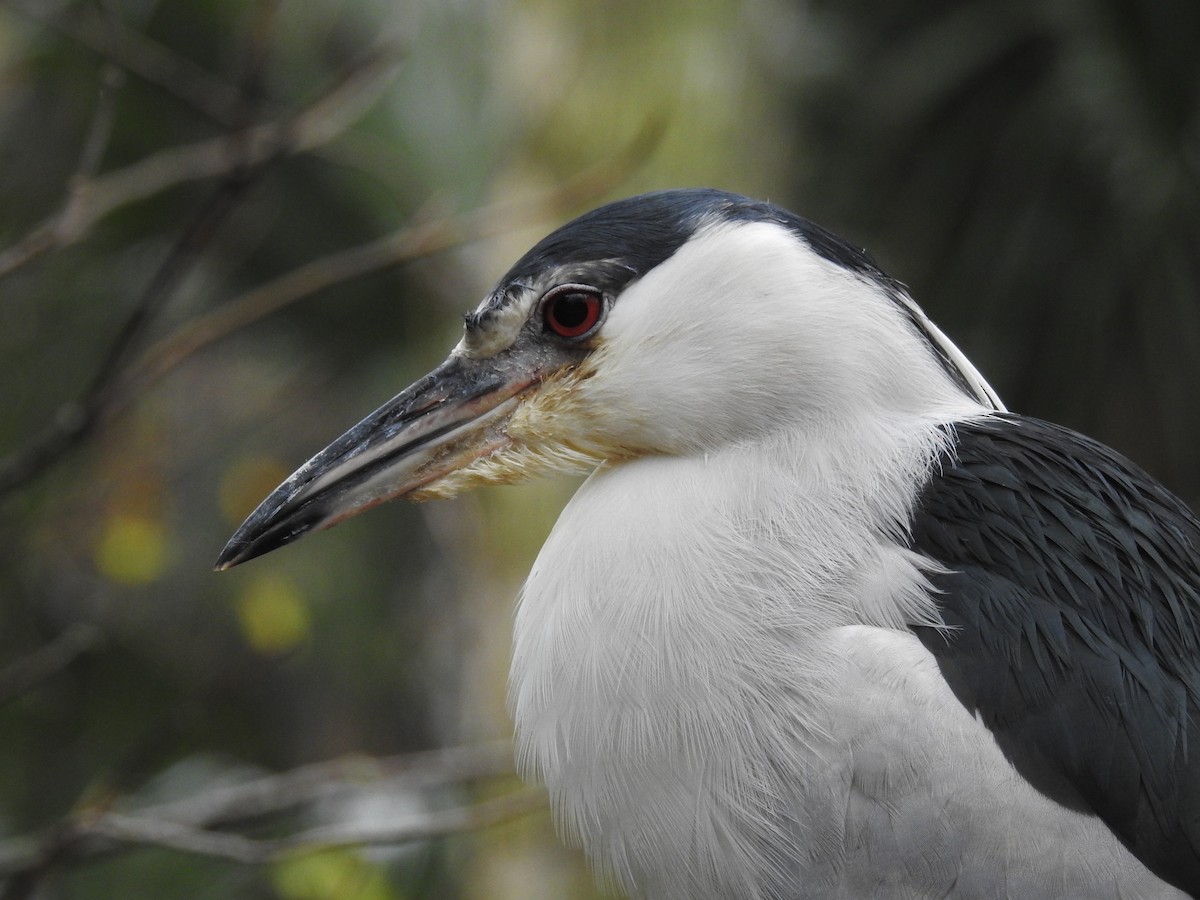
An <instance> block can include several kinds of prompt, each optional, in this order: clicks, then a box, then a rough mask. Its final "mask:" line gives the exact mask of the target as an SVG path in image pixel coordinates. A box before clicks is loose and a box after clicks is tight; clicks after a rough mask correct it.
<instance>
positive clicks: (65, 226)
mask: <svg viewBox="0 0 1200 900" xmlns="http://www.w3.org/2000/svg"><path fill="white" fill-rule="evenodd" d="M398 64H399V63H398V50H397V49H396V48H385V49H383V50H380V51H378V52H376V53H375V54H373V55H372V56H371V57H370V59H368V60H366V61H365V62H364V63H363V64H362V65H360V66H358V67H357V68H355V69H354V70H353V71H351V72H350V73H348V75H347V76H346V77H344V78H343V79H342V80H341V82H340V83H339V84H337V85H336V86H334V87H333V89H331V90H329V91H328V92H326V93H325V94H324V95H323V96H321V97H320V98H318V99H317V100H316V101H314V102H313V103H312V104H311V105H309V106H308V107H307V108H305V109H304V110H302V111H301V112H300V113H299V114H298V115H295V116H293V117H284V118H282V119H278V120H275V121H272V122H267V123H265V124H262V125H256V126H254V127H252V128H248V129H245V130H244V131H242V132H238V133H234V134H232V135H222V136H220V137H215V138H210V139H209V140H205V141H200V142H198V143H194V144H187V145H184V146H182V147H173V148H171V149H169V150H161V151H159V152H157V153H155V154H153V155H151V156H148V157H146V158H144V159H142V160H139V161H138V162H136V163H132V164H130V165H128V166H126V167H125V168H123V169H118V170H116V171H114V172H109V173H107V174H105V175H100V176H97V177H95V178H90V179H86V180H85V181H84V182H83V183H82V184H81V185H79V187H78V191H77V193H76V195H75V196H73V197H72V199H70V200H69V201H68V203H67V205H66V206H64V208H63V209H61V210H59V211H58V212H56V213H54V214H53V215H51V216H50V217H48V218H47V219H45V220H43V221H42V223H41V224H39V225H38V226H37V227H35V228H34V229H33V230H32V231H31V232H30V233H29V234H27V235H26V236H25V237H23V238H21V239H20V240H19V241H17V242H16V243H15V244H13V245H11V246H10V247H8V248H7V249H5V250H4V251H0V278H3V277H4V276H5V275H8V274H9V273H11V272H12V271H14V270H15V269H18V268H20V267H21V266H23V265H26V264H27V263H29V262H31V261H32V260H34V259H36V258H38V257H39V256H41V255H43V254H44V253H46V252H48V251H50V250H54V249H57V248H59V247H63V246H66V245H69V244H72V243H75V242H77V241H79V240H80V239H81V238H83V237H84V236H86V235H87V234H88V233H89V232H90V231H91V229H92V228H93V227H94V226H95V225H96V223H97V222H99V221H100V220H101V219H103V218H104V217H105V216H107V215H109V214H110V213H112V212H113V211H114V210H117V209H120V208H121V207H124V206H128V205H130V204H132V203H136V202H138V201H139V200H144V199H146V198H148V197H153V196H155V195H156V194H159V193H161V192H162V191H164V190H166V189H167V188H169V187H173V186H175V185H177V184H182V183H184V182H187V181H198V180H201V179H204V178H219V177H222V176H225V175H228V174H229V173H230V172H234V171H237V170H239V169H248V168H252V167H254V166H257V165H261V164H262V163H264V162H266V161H267V160H269V159H272V158H275V157H277V156H281V155H291V154H296V153H302V152H304V151H306V150H311V149H312V148H314V147H317V146H320V145H321V144H324V143H327V142H328V141H331V140H333V139H334V138H336V137H337V136H338V135H339V134H341V133H342V132H343V131H345V129H346V128H348V127H349V126H350V125H352V124H353V123H354V122H355V121H357V120H358V118H359V117H360V116H362V114H363V113H365V112H366V111H367V109H369V108H370V107H371V105H372V104H373V103H374V102H375V101H376V100H377V99H378V97H379V95H380V93H381V92H382V90H383V88H384V86H385V85H386V83H387V81H388V79H389V78H390V77H391V75H392V74H393V73H394V72H395V70H396V68H397V66H398Z"/></svg>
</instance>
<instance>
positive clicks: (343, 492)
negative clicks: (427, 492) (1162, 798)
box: [216, 356, 539, 571]
mask: <svg viewBox="0 0 1200 900" xmlns="http://www.w3.org/2000/svg"><path fill="white" fill-rule="evenodd" d="M538 380H539V379H538V376H537V375H535V374H533V375H531V374H530V373H529V372H528V371H525V372H522V371H520V370H519V367H516V366H511V365H510V366H507V367H506V366H504V365H502V364H499V363H498V361H497V360H495V359H492V360H471V359H466V358H462V357H459V356H451V357H450V358H449V359H448V360H446V362H444V363H442V365H440V366H438V368H436V369H434V370H433V371H432V372H430V373H429V374H428V375H426V376H425V377H424V378H422V379H421V380H420V381H418V382H417V383H416V384H414V385H412V386H411V387H409V388H408V389H407V390H405V391H403V392H402V393H400V394H399V395H398V396H396V397H395V398H394V399H392V400H391V401H389V402H388V403H385V404H384V405H383V406H381V407H380V408H379V409H377V410H375V412H373V413H371V414H370V415H369V416H367V417H366V418H365V419H363V420H362V421H361V422H359V423H358V424H357V425H355V426H354V427H353V428H351V429H350V430H349V431H347V432H346V433H345V434H343V435H342V436H341V437H340V438H338V439H337V440H336V441H334V442H333V443H332V444H330V445H329V446H328V447H326V448H325V449H324V450H322V451H321V452H320V453H318V454H317V455H316V456H314V457H313V458H312V459H310V460H309V461H308V462H306V463H305V464H304V465H303V466H301V467H300V468H299V469H298V470H296V472H295V473H293V474H292V476H291V477H290V478H288V479H287V481H285V482H284V483H283V484H281V485H280V486H279V487H277V488H276V489H275V490H274V491H273V492H272V493H271V495H270V496H269V497H267V499H265V500H264V501H263V502H262V503H260V504H259V506H258V508H257V509H256V510H254V512H252V513H251V514H250V516H249V518H247V519H246V521H245V522H243V523H242V526H241V527H240V528H239V529H238V530H237V532H236V533H235V534H234V535H233V537H232V538H230V539H229V543H228V544H226V545H225V549H224V550H223V551H221V555H220V557H219V558H218V559H217V564H216V568H217V569H218V570H219V571H220V570H224V569H229V568H232V567H233V566H236V565H238V564H239V563H243V562H245V561H246V560H248V559H253V558H254V557H256V556H262V555H263V554H264V553H269V552H270V551H272V550H275V549H277V548H279V547H282V546H283V545H284V544H289V543H291V542H292V541H294V540H296V539H297V538H300V537H303V536H304V535H305V534H307V533H308V532H310V531H318V530H320V529H323V528H329V527H331V526H333V525H336V524H337V523H338V522H341V521H342V520H343V519H348V518H350V517H351V516H353V515H356V514H357V513H360V512H362V511H363V510H365V509H369V508H370V507H372V506H375V505H377V504H379V503H383V502H384V501H386V500H391V499H393V498H396V497H405V496H409V497H415V498H418V499H419V496H420V490H421V488H423V487H425V486H426V485H429V484H431V483H433V482H436V481H437V480H438V479H440V478H442V477H444V476H445V475H447V474H449V473H451V472H454V471H456V470H458V469H460V468H462V467H463V466H466V465H468V464H469V463H471V462H472V461H473V460H476V459H479V458H480V457H484V456H488V455H490V454H493V453H496V452H499V451H501V450H503V449H505V448H506V447H508V446H510V445H511V443H512V441H511V439H510V438H509V437H508V435H507V433H506V431H505V424H506V423H507V421H508V419H509V418H510V417H511V416H512V413H513V411H514V410H515V409H516V407H517V404H518V403H519V401H520V396H521V394H522V393H524V392H525V391H527V390H528V389H530V388H531V387H533V386H536V384H537V382H538Z"/></svg>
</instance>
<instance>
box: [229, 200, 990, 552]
mask: <svg viewBox="0 0 1200 900" xmlns="http://www.w3.org/2000/svg"><path fill="white" fill-rule="evenodd" d="M906 302H907V303H908V304H910V305H911V301H908V300H907V298H906V295H904V294H903V292H902V291H901V290H900V289H899V288H898V286H896V285H895V284H894V283H893V282H891V281H890V280H889V279H888V278H887V277H886V276H885V275H883V274H882V273H881V272H880V271H879V270H878V269H877V268H876V267H875V265H874V263H873V262H871V260H870V259H869V257H867V256H866V255H865V254H863V253H862V252H861V251H859V250H857V249H855V248H853V247H852V246H850V245H849V244H847V243H845V242H844V241H842V240H841V239H839V238H837V237H835V236H834V235H832V234H830V233H828V232H826V231H824V230H822V229H820V228H818V227H817V226H815V225H812V224H811V223H809V222H807V221H806V220H804V219H801V218H799V217H797V216H794V215H792V214H791V213H788V212H786V211H785V210H782V209H780V208H778V207H775V206H772V205H771V204H768V203H761V202H758V201H753V200H749V199H747V198H744V197H740V196H738V195H734V194H727V193H723V192H719V191H711V190H677V191H663V192H659V193H654V194H647V195H642V196H639V197H633V198H629V199H626V200H622V201H618V202H616V203H612V204H609V205H607V206H604V207H601V208H599V209H597V210H594V211H592V212H590V213H587V214H585V215H583V216H581V217H580V218H578V219H576V220H574V221H573V222H570V223H568V224H567V225H565V226H563V227H562V228H560V229H558V230H557V231H555V232H553V233H552V234H550V235H549V236H548V237H546V238H545V239H544V240H542V241H541V242H539V243H538V244H537V245H536V246H534V247H533V248H532V249H531V250H530V251H529V252H528V253H526V254H525V256H523V257H522V258H521V259H520V260H519V261H518V262H517V263H516V264H515V265H514V266H513V267H512V269H510V270H509V272H508V273H507V274H506V275H505V276H504V277H503V278H502V279H501V280H500V282H499V284H498V285H497V287H496V288H495V289H494V290H493V291H492V292H491V293H490V294H488V295H487V296H486V297H485V298H484V300H483V301H482V302H481V303H480V304H479V306H478V307H477V308H476V309H475V310H474V311H473V312H471V313H469V314H467V316H466V322H465V328H464V333H463V337H462V340H461V341H460V342H459V343H458V345H457V346H456V347H455V348H454V349H453V350H452V351H451V353H450V356H449V357H448V358H447V359H446V361H445V362H444V363H442V364H441V365H440V366H438V368H436V369H435V370H434V371H433V372H431V373H429V374H428V375H426V376H425V377H424V378H422V379H421V380H419V381H418V382H416V383H415V384H413V385H412V386H410V387H409V388H407V389H406V390H404V391H402V392H401V393H400V394H399V395H397V396H396V397H395V398H393V399H392V400H390V401H389V402H387V403H386V404H384V405H383V406H382V407H380V408H379V409H377V410H376V411H375V412H373V413H371V414H370V415H369V416H367V417H366V418H365V419H363V420H362V421H361V422H359V423H358V424H357V425H355V426H354V427H353V428H351V429H350V430H349V431H347V432H346V433H345V434H343V435H342V436H341V437H339V438H338V439H337V440H335V441H334V442H333V443H331V444H330V445H329V446H328V447H326V448H325V449H324V450H322V451H321V452H320V453H318V454H317V455H316V456H314V457H313V458H312V459H310V460H309V461H308V462H307V463H305V464H304V465H303V466H302V467H301V468H300V469H298V470H297V471H296V472H295V473H294V474H293V475H292V476H291V477H289V478H288V479H287V480H286V481H285V482H284V483H283V484H282V485H280V486H279V487H278V488H277V489H276V490H275V491H274V492H273V493H272V494H271V495H270V496H268V497H267V498H266V499H265V500H264V501H263V502H262V504H260V506H259V507H258V508H257V509H256V510H255V511H254V512H253V513H252V514H251V515H250V517H249V518H248V519H247V520H246V521H245V523H243V524H242V526H241V527H240V528H239V529H238V531H237V533H236V534H235V535H234V536H233V538H232V539H231V540H230V541H229V544H228V545H227V546H226V547H225V550H224V551H223V552H222V554H221V556H220V558H219V560H218V562H217V566H218V568H228V567H230V566H233V565H237V564H238V563H241V562H244V561H246V560H248V559H252V558H254V557H256V556H260V555H262V554H263V553H267V552H269V551H270V550H273V549H275V548H277V547H280V546H282V545H283V544H286V543H289V542H291V541H293V540H295V539H296V538H298V537H300V536H302V535H304V534H306V533H308V532H309V531H313V530H317V529H321V528H327V527H329V526H331V525H334V524H336V523H338V522H340V521H342V520H343V519H346V518H348V517H350V516H352V515H355V514H356V513H358V512H360V511H362V510H364V509H367V508H369V507H371V506H374V505H376V504H378V503H381V502H383V501H385V500H389V499H392V498H396V497H406V498H409V499H414V500H423V499H430V498H437V497H449V496H452V495H454V494H456V493H459V492H461V491H463V490H466V489H468V488H471V487H475V486H477V485H481V484H496V483H511V482H516V481H521V480H524V479H527V478H529V477H532V476H535V475H539V474H544V473H548V472H561V471H567V472H571V471H575V472H583V471H590V470H592V469H594V468H596V467H597V466H600V465H604V464H606V463H618V462H621V461H624V460H629V459H632V458H636V457H639V456H645V455H650V454H682V453H695V452H706V451H708V450H711V449H715V448H717V447H719V446H721V445H723V444H726V443H729V442H736V441H745V440H753V439H755V438H756V437H758V436H760V435H761V434H762V433H763V432H764V431H770V430H772V429H776V428H778V427H781V426H783V425H793V424H795V423H797V422H803V421H805V420H806V419H807V420H809V421H827V420H828V419H829V417H830V416H832V415H836V414H838V413H839V412H844V411H845V409H846V407H847V405H848V404H852V403H855V402H860V400H861V398H859V399H855V398H852V397H851V396H850V394H851V393H853V392H857V393H858V394H862V395H863V396H867V395H868V394H872V393H874V394H880V395H882V394H886V393H888V390H889V388H888V385H889V384H891V385H893V387H895V386H896V385H899V384H901V383H903V382H905V381H906V380H911V379H912V377H913V373H912V371H910V370H911V369H912V368H913V367H914V366H916V367H918V368H919V367H920V366H922V365H923V366H924V367H925V368H926V369H930V370H931V371H932V370H935V369H938V366H939V363H938V358H937V357H938V354H936V353H930V352H929V351H930V346H931V345H930V343H929V342H928V340H927V341H924V342H923V341H922V340H920V339H918V338H919V337H920V336H919V335H917V336H915V337H913V339H912V340H907V341H905V340H901V341H898V342H897V341H896V340H895V338H896V331H897V329H899V330H900V331H904V330H905V329H906V328H907V329H909V330H910V331H914V330H919V327H923V326H922V323H925V324H928V320H926V319H924V317H923V314H921V313H920V311H919V310H918V309H917V308H916V307H915V306H911V310H906V309H905V308H904V303H906ZM906 317H907V318H906ZM906 321H907V324H906ZM914 323H915V324H916V325H917V326H919V327H918V328H917V329H913V328H912V327H911V326H912V325H913V324H914ZM929 328H932V325H929ZM933 334H935V335H936V336H937V337H940V332H937V331H936V329H933V333H932V334H926V336H925V337H926V338H928V339H929V340H933ZM943 340H944V338H943ZM893 344H895V345H896V346H895V347H893V346H892V345H893ZM946 344H947V345H949V342H948V341H947V342H946ZM949 346H950V348H951V350H953V347H952V345H949ZM935 349H936V348H935ZM954 352H957V351H954ZM906 353H907V354H908V356H911V357H912V358H911V359H909V358H907V357H906V356H905V354H906ZM897 354H899V356H897ZM959 356H961V354H959ZM962 362H963V363H964V364H965V366H966V367H967V368H968V369H969V373H968V374H967V376H966V377H967V379H968V380H969V379H970V378H971V374H970V373H974V370H973V369H970V364H969V363H966V362H965V359H964V360H963V361H962ZM942 363H945V359H944V355H943V358H942ZM945 368H946V367H945V366H943V369H945ZM893 370H894V371H893ZM950 370H951V371H959V374H960V375H961V366H959V368H958V370H955V369H954V367H953V366H951V367H950ZM945 375H946V372H945V371H943V372H942V373H941V377H942V381H943V382H946V383H948V379H947V378H946V377H945ZM931 377H933V376H931ZM974 378H975V379H977V381H978V385H982V388H979V387H978V386H976V387H975V391H976V393H980V392H982V391H985V390H987V389H986V385H985V384H984V383H983V382H982V379H981V378H978V375H977V373H974ZM960 380H961V378H960ZM881 400H882V402H895V398H882V397H881Z"/></svg>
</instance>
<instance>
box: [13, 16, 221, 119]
mask: <svg viewBox="0 0 1200 900" xmlns="http://www.w3.org/2000/svg"><path fill="white" fill-rule="evenodd" d="M2 2H3V5H5V6H7V7H9V8H10V9H12V10H15V11H16V12H18V13H20V14H21V15H23V16H26V17H28V18H30V19H33V20H34V21H35V22H37V23H39V24H40V25H43V26H45V27H46V28H49V29H51V30H52V31H55V32H57V33H59V34H61V35H62V36H64V37H66V38H67V39H69V40H71V41H74V42H75V43H77V44H79V45H80V46H83V47H86V48H87V49H88V50H91V51H92V52H93V53H95V54H97V55H99V56H100V57H102V58H104V59H105V60H107V61H108V62H109V63H111V64H112V65H114V66H116V67H118V68H120V69H123V70H125V71H128V72H132V73H133V74H135V75H137V76H138V77H139V78H142V79H144V80H145V81H148V82H150V83H151V84H156V85H158V86H159V87H161V88H163V89H165V90H166V91H167V92H169V93H171V94H173V95H174V96H176V97H177V98H179V99H180V100H182V101H183V102H185V103H187V104H188V105H189V106H191V107H192V108H193V109H196V110H198V111H199V112H201V113H202V114H204V115H205V116H207V117H208V118H210V119H212V120H213V121H215V122H218V123H220V124H221V125H226V126H230V125H233V124H234V120H235V118H236V116H237V110H238V108H239V106H240V105H241V104H242V93H241V91H239V90H238V89H237V88H236V87H234V86H233V85H231V84H229V83H228V82H226V81H223V80H222V79H220V78H218V77H217V76H215V75H213V74H212V73H211V72H209V71H208V70H207V69H205V68H203V67H201V66H199V65H197V64H196V63H194V62H192V61H191V60H190V59H188V58H186V57H184V56H180V55H179V54H178V53H175V52H174V51H173V50H170V49H169V48H167V47H164V46H163V45H162V44H159V43H157V42H156V41H153V40H151V39H150V38H148V37H146V36H145V35H144V34H141V33H140V32H138V31H135V30H133V29H132V28H129V27H128V26H126V25H124V24H123V23H121V22H120V21H118V20H117V19H115V18H112V17H102V16H100V15H98V14H97V13H96V11H95V10H94V9H93V8H92V7H91V6H89V5H88V4H72V5H71V8H70V10H69V11H68V12H67V13H65V14H62V15H55V14H52V13H51V12H50V11H49V10H48V9H46V5H41V6H39V5H38V4H36V3H18V2H15V0H2Z"/></svg>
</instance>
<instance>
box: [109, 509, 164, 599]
mask: <svg viewBox="0 0 1200 900" xmlns="http://www.w3.org/2000/svg"><path fill="white" fill-rule="evenodd" d="M93 560H94V561H95V564H96V568H97V569H98V570H99V571H100V574H102V575H103V576H104V577H105V578H108V579H110V580H111V581H116V582H119V583H121V584H130V585H132V584H148V583H149V582H151V581H154V580H155V579H156V578H158V577H159V576H160V575H162V573H163V570H164V569H165V568H166V565H167V531H166V529H165V528H164V527H163V526H162V523H160V522H158V521H156V520H154V519H149V518H147V517H145V516H135V515H128V514H125V513H117V514H115V515H112V516H109V517H108V519H107V520H106V521H105V523H104V530H103V531H102V532H101V534H100V539H99V540H98V541H97V542H96V547H95V550H94V552H93Z"/></svg>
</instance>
